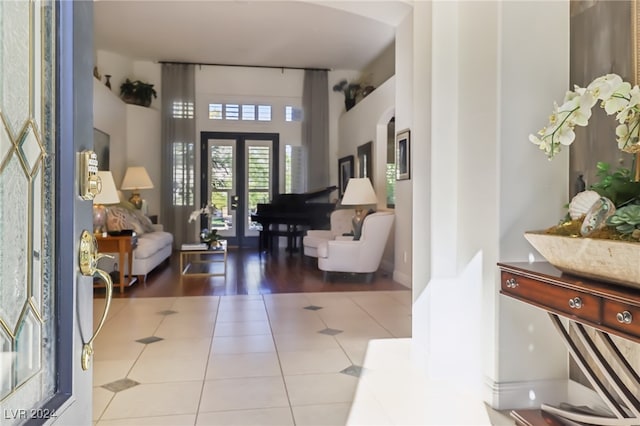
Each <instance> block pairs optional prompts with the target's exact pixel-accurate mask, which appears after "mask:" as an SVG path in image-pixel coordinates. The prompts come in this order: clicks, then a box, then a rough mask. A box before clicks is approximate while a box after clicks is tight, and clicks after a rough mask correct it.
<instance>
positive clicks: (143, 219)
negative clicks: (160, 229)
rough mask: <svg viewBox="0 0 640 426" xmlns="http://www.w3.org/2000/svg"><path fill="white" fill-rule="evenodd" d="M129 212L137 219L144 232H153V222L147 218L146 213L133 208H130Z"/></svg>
mask: <svg viewBox="0 0 640 426" xmlns="http://www.w3.org/2000/svg"><path fill="white" fill-rule="evenodd" d="M131 212H132V213H133V215H134V216H135V218H136V219H137V221H138V223H139V224H140V226H141V227H142V229H144V232H153V231H155V229H154V228H153V223H151V219H149V218H148V217H147V215H145V214H144V213H142V210H140V209H136V208H134V209H132V210H131Z"/></svg>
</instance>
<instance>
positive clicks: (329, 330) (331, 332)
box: [318, 328, 343, 336]
mask: <svg viewBox="0 0 640 426" xmlns="http://www.w3.org/2000/svg"><path fill="white" fill-rule="evenodd" d="M342 332H343V330H336V329H335V328H325V329H324V330H320V331H318V333H321V334H326V335H327V336H335V335H336V334H340V333H342Z"/></svg>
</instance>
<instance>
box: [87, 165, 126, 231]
mask: <svg viewBox="0 0 640 426" xmlns="http://www.w3.org/2000/svg"><path fill="white" fill-rule="evenodd" d="M98 179H100V180H99V182H100V184H101V188H100V192H99V193H98V194H97V195H96V196H95V197H93V232H95V233H97V234H101V233H103V232H105V231H106V226H105V223H106V221H107V207H105V205H107V204H118V203H119V202H120V197H118V190H117V189H116V183H115V182H114V180H113V175H112V174H111V172H109V171H102V170H100V171H98Z"/></svg>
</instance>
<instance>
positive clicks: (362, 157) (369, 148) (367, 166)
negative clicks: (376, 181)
mask: <svg viewBox="0 0 640 426" xmlns="http://www.w3.org/2000/svg"><path fill="white" fill-rule="evenodd" d="M358 177H359V178H363V177H367V178H369V180H370V181H371V185H373V142H367V143H365V144H362V145H360V146H359V147H358Z"/></svg>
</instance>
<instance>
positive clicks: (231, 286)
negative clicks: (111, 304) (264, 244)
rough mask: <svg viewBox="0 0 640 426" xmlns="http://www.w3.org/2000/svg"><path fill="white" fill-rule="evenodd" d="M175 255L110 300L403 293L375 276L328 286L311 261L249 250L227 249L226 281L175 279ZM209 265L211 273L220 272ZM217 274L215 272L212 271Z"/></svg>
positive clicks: (339, 279) (334, 279) (335, 278)
mask: <svg viewBox="0 0 640 426" xmlns="http://www.w3.org/2000/svg"><path fill="white" fill-rule="evenodd" d="M179 265H180V259H179V252H174V253H173V255H172V256H171V259H170V262H169V263H168V264H167V265H161V266H159V267H158V268H156V270H154V271H152V272H151V273H150V274H149V275H148V276H147V282H146V283H134V284H133V285H132V286H130V287H128V288H125V291H124V293H122V294H121V293H120V292H119V287H118V286H116V287H115V288H114V293H113V296H114V297H115V298H123V297H124V298H127V297H174V296H213V295H215V296H222V295H233V294H271V293H301V292H324V291H371V290H406V289H407V287H405V286H403V285H402V284H399V283H397V282H395V281H393V279H392V278H391V277H390V276H389V274H387V273H386V272H377V273H376V274H375V277H374V279H373V281H372V282H370V283H367V282H366V281H365V279H364V277H363V276H354V275H351V274H332V276H331V277H330V280H329V281H324V280H323V273H322V271H320V270H319V269H318V268H317V264H316V259H314V258H309V257H304V256H300V254H294V255H292V256H289V255H288V254H287V253H285V252H284V251H282V249H281V251H280V252H278V253H277V254H276V255H266V254H264V253H263V254H262V256H261V255H259V254H258V252H257V251H256V250H255V249H253V250H241V249H235V248H230V249H229V253H228V259H227V274H226V276H214V277H185V276H181V275H180V271H179V269H180V266H179ZM221 266H222V265H220V264H217V265H216V264H213V265H211V266H210V267H211V268H221ZM213 271H217V270H213ZM104 293H105V292H104V289H101V288H96V289H95V290H94V295H95V296H96V297H104Z"/></svg>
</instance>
